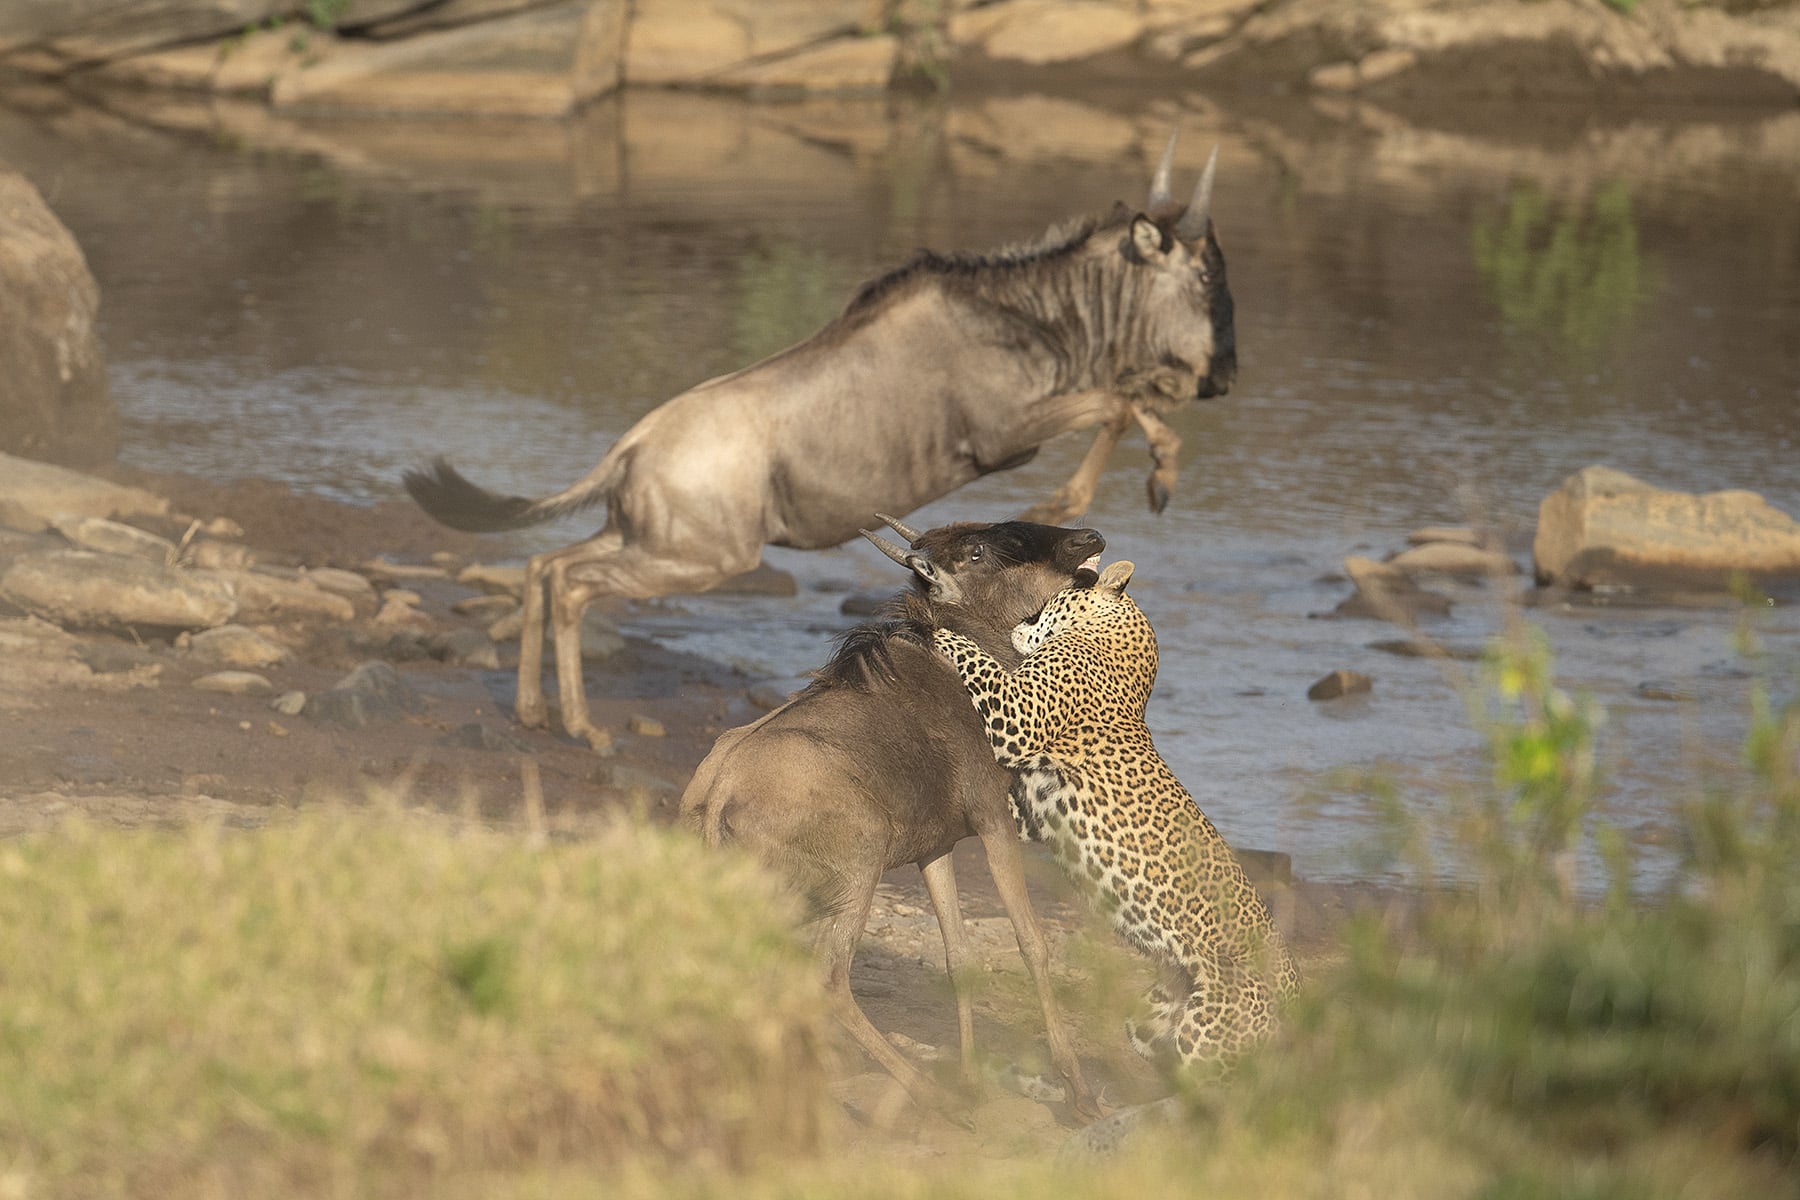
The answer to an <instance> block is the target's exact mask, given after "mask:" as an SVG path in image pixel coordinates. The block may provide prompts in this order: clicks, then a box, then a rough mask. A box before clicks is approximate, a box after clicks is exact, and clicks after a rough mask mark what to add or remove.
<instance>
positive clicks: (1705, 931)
mask: <svg viewBox="0 0 1800 1200" xmlns="http://www.w3.org/2000/svg"><path fill="white" fill-rule="evenodd" d="M1471 694H1472V697H1473V702H1472V704H1471V712H1472V716H1473V719H1474V720H1475V721H1476V723H1477V724H1479V725H1481V726H1482V727H1483V729H1484V731H1485V732H1486V733H1487V734H1488V736H1489V745H1490V747H1491V757H1492V761H1493V767H1494V774H1493V783H1492V786H1491V788H1488V789H1484V790H1483V793H1482V794H1481V795H1479V796H1471V797H1466V798H1463V799H1461V800H1459V801H1455V802H1453V803H1450V804H1448V805H1440V806H1438V807H1437V808H1436V810H1435V811H1437V812H1438V813H1439V814H1440V815H1441V816H1443V817H1445V818H1447V819H1448V820H1449V822H1450V824H1451V825H1452V826H1453V830H1451V831H1450V832H1449V835H1448V836H1446V832H1447V831H1446V830H1445V829H1444V828H1441V827H1440V828H1426V825H1427V824H1429V822H1424V821H1419V820H1418V818H1417V817H1416V816H1415V818H1414V820H1415V822H1416V823H1417V824H1416V827H1415V828H1413V829H1411V830H1402V833H1403V834H1405V836H1403V837H1401V838H1400V839H1399V841H1400V842H1404V843H1407V844H1410V845H1412V846H1414V847H1415V848H1416V847H1422V846H1426V845H1431V846H1433V847H1434V850H1433V852H1432V853H1433V854H1434V855H1439V854H1442V853H1443V851H1442V847H1444V846H1445V845H1448V846H1450V847H1451V848H1452V849H1451V851H1450V852H1451V853H1452V854H1453V855H1454V856H1456V857H1457V858H1458V859H1459V860H1460V861H1458V862H1457V863H1456V864H1455V865H1454V869H1453V870H1451V871H1449V872H1443V871H1442V870H1441V868H1442V866H1443V865H1444V864H1442V863H1441V862H1440V863H1439V864H1436V865H1435V866H1434V865H1431V864H1425V863H1423V861H1422V871H1421V877H1420V878H1421V887H1420V890H1419V892H1418V893H1417V894H1414V895H1410V896H1406V897H1402V898H1401V899H1402V901H1403V902H1402V903H1397V904H1396V906H1395V908H1394V909H1393V910H1392V911H1391V912H1390V914H1388V915H1387V916H1386V917H1384V918H1382V919H1372V920H1368V921H1365V922H1363V923H1361V924H1358V925H1355V926H1353V927H1352V928H1351V930H1350V931H1349V934H1348V937H1347V943H1346V947H1345V952H1344V953H1343V954H1342V955H1341V956H1339V958H1338V961H1336V962H1335V964H1332V965H1329V966H1326V967H1323V968H1315V969H1314V970H1313V972H1312V974H1311V977H1310V978H1309V981H1308V987H1307V990H1306V992H1305V993H1304V994H1303V995H1302V997H1301V998H1300V999H1299V1001H1297V1003H1296V1004H1295V1006H1294V1008H1293V1010H1292V1011H1291V1012H1290V1014H1289V1019H1288V1021H1287V1023H1286V1027H1285V1028H1284V1030H1283V1032H1282V1033H1281V1035H1280V1036H1279V1037H1278V1038H1277V1039H1276V1040H1275V1041H1274V1042H1272V1043H1271V1044H1270V1045H1268V1046H1267V1047H1266V1048H1265V1049H1264V1050H1263V1051H1262V1052H1260V1053H1259V1054H1257V1055H1256V1056H1254V1057H1253V1058H1252V1059H1251V1060H1250V1061H1249V1062H1248V1063H1247V1064H1246V1065H1245V1066H1244V1067H1243V1069H1241V1070H1240V1071H1239V1073H1238V1074H1237V1076H1236V1077H1235V1078H1234V1079H1232V1080H1231V1081H1229V1082H1227V1083H1224V1084H1215V1085H1211V1086H1208V1087H1204V1088H1202V1087H1195V1088H1192V1089H1190V1090H1188V1091H1187V1092H1186V1093H1185V1098H1186V1101H1187V1103H1186V1105H1185V1109H1184V1113H1185V1115H1184V1116H1183V1118H1182V1119H1180V1120H1178V1121H1176V1122H1174V1123H1173V1124H1172V1125H1169V1126H1167V1127H1164V1128H1160V1129H1156V1130H1152V1131H1150V1132H1149V1133H1147V1134H1146V1135H1144V1136H1143V1137H1140V1138H1138V1139H1137V1140H1136V1141H1135V1142H1133V1144H1132V1146H1131V1147H1130V1148H1129V1149H1128V1150H1127V1152H1126V1153H1125V1154H1123V1155H1121V1156H1119V1157H1113V1158H1103V1159H1094V1160H1085V1161H1074V1162H1057V1161H1052V1160H1051V1159H1049V1158H1048V1157H1047V1156H1044V1155H1042V1154H1037V1153H1031V1152H1025V1153H1019V1152H1014V1153H1012V1154H1011V1155H1010V1156H1008V1155H1006V1154H998V1155H997V1154H993V1153H985V1154H982V1155H980V1156H970V1155H961V1154H956V1153H944V1152H942V1151H934V1150H931V1149H930V1148H928V1147H927V1146H925V1145H922V1144H921V1145H905V1144H896V1145H894V1146H891V1147H890V1148H888V1149H883V1147H882V1146H881V1145H880V1144H879V1143H878V1142H871V1141H870V1140H869V1139H868V1137H867V1136H864V1137H863V1138H862V1139H861V1140H860V1142H858V1141H857V1140H855V1139H851V1138H843V1137H840V1136H839V1135H840V1134H841V1133H842V1132H843V1131H844V1129H845V1122H843V1121H842V1120H841V1119H840V1118H839V1116H838V1112H839V1110H838V1109H837V1107H836V1106H835V1105H834V1104H833V1103H832V1102H831V1100H830V1098H829V1091H828V1084H829V1083H830V1081H831V1079H832V1078H833V1076H834V1074H835V1073H836V1072H837V1071H838V1070H841V1069H842V1064H841V1063H839V1062H837V1061H834V1059H833V1055H832V1051H831V1047H832V1045H833V1044H834V1041H833V1038H834V1034H833V1032H832V1029H831V1027H830V1022H829V1021H828V1012H827V1009H826V1007H825V1002H824V999H823V996H822V992H821V989H820V987H819V983H818V980H817V978H816V970H815V968H814V966H813V964H812V962H811V960H810V957H809V956H808V954H807V953H806V952H805V950H804V948H803V946H802V944H801V943H800V941H799V939H797V938H796V937H795V936H794V922H795V920H796V917H797V912H796V911H795V910H794V909H793V908H792V907H791V906H790V905H789V904H788V903H787V902H786V900H785V898H784V897H783V895H782V893H781V892H780V890H779V889H778V888H777V887H776V886H775V885H774V884H773V883H772V882H771V881H770V880H768V879H767V878H766V877H764V876H763V875H762V873H761V872H760V871H759V870H758V869H757V868H755V867H754V866H753V865H752V864H749V863H746V862H743V861H740V860H738V859H736V858H733V857H730V856H727V855H720V854H715V853H712V852H709V851H708V850H706V849H705V848H704V847H702V846H700V845H698V844H697V843H696V842H694V841H693V840H691V839H689V838H687V837H685V836H683V835H681V834H680V833H678V832H674V831H667V830H659V829H655V828H650V827H647V826H645V825H643V824H642V823H639V822H632V821H628V820H621V821H619V822H618V823H617V824H616V825H614V826H612V827H611V828H610V829H609V830H608V831H607V832H604V833H602V834H600V835H598V836H596V837H593V838H589V839H586V840H581V841H569V842H552V843H550V844H548V845H542V844H534V843H533V841H532V839H530V838H528V837H524V836H520V835H517V834H510V833H504V832H498V831H494V830H490V829H485V828H481V827H479V826H474V825H471V824H467V823H461V824H459V823H455V822H448V821H446V820H444V819H443V818H441V817H427V816H422V815H408V814H404V813H401V812H399V811H397V810H394V809H386V810H384V809H381V808H373V809H357V808H349V807H341V808H321V809H316V810H311V811H306V812H302V813H300V814H298V815H296V816H294V817H293V818H292V819H288V820H284V821H281V822H278V823H272V824H271V825H270V826H268V827H267V828H264V829H262V830H259V831H253V832H251V831H233V830H225V829H220V828H216V827H198V828H191V829H187V830H183V831H179V832H160V833H149V832H127V831H121V830H115V829H110V828H99V827H95V826H91V825H82V824H74V825H70V826H67V827H65V828H63V829H61V830H58V831H56V832H53V833H48V834H39V835H35V836H32V837H28V838H25V839H21V840H17V841H12V842H6V843H0V1197H4V1198H7V1200H12V1198H14V1197H37V1196H58V1197H60V1196H82V1197H87V1196H152V1195H155V1196H165V1195H166V1196H184V1197H185V1196H196V1197H203V1196H219V1197H225V1196H285V1195H305V1196H315V1195H318V1196H325V1195H329V1196H359V1197H360V1196H371V1195H376V1196H380V1195H395V1196H399V1195H405V1196H413V1195H433V1196H444V1195H451V1196H481V1197H492V1196H546V1197H549V1196H555V1197H575V1198H579V1197H589V1196H591V1197H602V1196H604V1197H620V1196H625V1197H639V1196H642V1197H661V1196H677V1195H679V1196H719V1197H726V1196H730V1197H733V1198H734V1200H735V1198H738V1197H752V1198H755V1197H763V1196H767V1197H788V1196H799V1197H819V1198H820V1200H825V1198H827V1197H836V1196H846V1195H856V1196H898V1197H920V1198H926V1197H931V1198H949V1197H963V1196H966V1197H971V1198H972V1197H977V1196H979V1197H981V1198H982V1200H995V1198H996V1197H1006V1196H1018V1197H1027V1196H1040V1195H1052V1194H1054V1195H1057V1196H1058V1197H1061V1198H1064V1200H1068V1198H1076V1200H1080V1198H1084V1197H1119V1198H1120V1200H1142V1198H1143V1197H1144V1196H1146V1195H1167V1196H1202V1195H1205V1196H1213V1195H1242V1196H1271V1197H1275V1196H1280V1197H1319V1198H1321V1200H1323V1198H1327V1197H1329V1198H1333V1200H1336V1198H1338V1197H1363V1196H1366V1197H1382V1198H1384V1200H1385V1198H1389V1197H1392V1198H1396V1200H1400V1198H1407V1197H1418V1198H1420V1200H1426V1198H1431V1200H1442V1198H1447V1197H1469V1198H1471V1200H1530V1198H1536V1197H1546V1198H1547V1197H1577V1198H1581V1200H1615V1198H1616V1200H1655V1198H1660V1197H1668V1198H1670V1200H1675V1198H1677V1197H1679V1198H1683V1200H1688V1198H1694V1200H1700V1198H1710V1197H1719V1198H1725V1197H1763V1196H1779V1195H1786V1196H1791V1195H1796V1194H1800V1171H1797V1170H1796V1155H1797V1154H1800V705H1797V704H1790V705H1789V706H1788V707H1786V708H1785V709H1780V708H1778V707H1776V706H1774V705H1772V704H1771V703H1770V701H1769V700H1768V699H1767V693H1766V692H1759V693H1758V700H1757V703H1756V705H1755V708H1754V711H1753V712H1751V713H1750V714H1749V718H1748V721H1749V728H1748V734H1747V737H1746V741H1745V753H1746V758H1747V765H1748V767H1749V770H1748V771H1747V772H1745V773H1744V774H1743V775H1742V776H1741V777H1740V778H1739V779H1738V780H1737V782H1735V783H1734V784H1733V785H1732V786H1731V787H1730V788H1729V789H1712V790H1708V789H1706V788H1705V787H1704V786H1700V785H1695V786H1693V787H1692V788H1691V789H1689V791H1688V792H1687V793H1684V795H1685V799H1684V798H1682V797H1679V796H1672V797H1671V804H1672V806H1673V807H1676V808H1677V809H1678V810H1679V817H1680V821H1681V823H1682V826H1683V829H1684V832H1685V835H1686V850H1685V855H1684V864H1683V867H1682V869H1681V871H1680V872H1679V873H1678V875H1677V877H1676V878H1675V880H1674V881H1673V882H1672V883H1671V884H1669V885H1668V886H1667V887H1666V888H1660V889H1658V891H1657V892H1656V893H1655V894H1645V893H1644V892H1643V891H1642V890H1640V889H1636V888H1634V887H1633V886H1632V879H1631V864H1630V861H1629V857H1628V856H1627V855H1626V854H1625V853H1624V851H1623V850H1622V849H1620V847H1622V846H1623V844H1624V842H1623V839H1620V838H1617V837H1614V836H1610V835H1609V831H1608V829H1607V826H1606V822H1605V820H1604V813H1603V806H1602V805H1601V804H1600V803H1599V798H1600V797H1601V796H1602V794H1603V791H1604V783H1603V780H1601V779H1599V778H1598V776H1597V774H1596V771H1595V769H1594V763H1595V761H1596V756H1595V754H1594V740H1595V738H1596V736H1597V735H1598V732H1599V731H1600V729H1601V728H1602V721H1601V716H1602V714H1600V713H1599V712H1598V710H1597V709H1596V708H1595V707H1594V706H1592V705H1591V704H1588V703H1586V702H1584V701H1581V700H1579V699H1575V698H1572V697H1569V696H1567V695H1565V694H1564V693H1562V692H1561V691H1559V690H1558V689H1557V688H1556V686H1555V683H1554V680H1553V678H1552V673H1551V663H1550V660H1549V655H1548V653H1547V651H1546V650H1545V649H1544V646H1543V643H1542V641H1541V640H1537V641H1534V640H1532V639H1530V638H1529V637H1526V638H1520V639H1517V640H1515V641H1514V642H1512V643H1510V644H1507V645H1502V646H1500V647H1497V649H1496V651H1495V652H1494V653H1493V655H1492V656H1491V657H1490V660H1489V664H1488V673H1487V676H1486V682H1485V685H1484V686H1482V687H1480V688H1471ZM1671 786H1672V788H1679V787H1681V786H1683V785H1679V784H1672V785H1671ZM1402 807H1403V806H1402ZM1417 807H1418V809H1419V811H1421V812H1422V811H1424V810H1425V809H1426V808H1428V807H1429V806H1425V805H1419V806H1417ZM1581 845H1587V846H1597V847H1598V850H1599V854H1598V856H1597V857H1598V859H1599V861H1601V862H1602V863H1604V864H1605V866H1604V871H1605V872H1606V873H1607V874H1608V875H1609V878H1608V879H1607V880H1605V881H1604V882H1605V884H1606V886H1605V888H1604V894H1602V891H1601V890H1599V889H1595V888H1593V887H1591V886H1580V885H1578V884H1577V882H1576V880H1575V879H1574V877H1573V867H1572V863H1573V862H1574V861H1575V858H1576V850H1577V848H1578V846H1581ZM1595 857H1596V856H1595V855H1592V854H1589V855H1587V859H1588V860H1592V859H1594V858H1595ZM1439 876H1442V877H1445V878H1450V879H1454V880H1455V881H1456V882H1455V883H1453V884H1437V883H1434V882H1432V881H1433V879H1434V878H1437V877H1439ZM1395 914H1402V915H1403V916H1404V919H1394V918H1395ZM1102 1023H1104V1024H1106V1025H1107V1026H1108V1027H1109V1028H1114V1029H1116V1027H1117V1026H1116V1022H1113V1021H1112V1019H1111V1017H1110V1016H1109V1017H1107V1018H1105V1019H1104V1021H1103V1022H1102ZM932 1128H933V1127H932V1125H931V1123H930V1122H927V1123H925V1124H924V1125H921V1126H920V1127H918V1129H917V1131H916V1133H915V1135H908V1136H909V1137H914V1138H915V1139H916V1141H917V1142H919V1143H927V1142H929V1141H930V1140H931V1139H932V1137H933V1135H932V1132H931V1130H932ZM906 1140H907V1139H906V1138H904V1137H902V1138H899V1139H897V1141H898V1142H905V1141H906ZM921 1150H922V1151H924V1152H923V1153H921V1152H920V1151H921Z"/></svg>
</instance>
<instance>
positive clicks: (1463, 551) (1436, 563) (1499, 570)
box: [1387, 542, 1519, 578]
mask: <svg viewBox="0 0 1800 1200" xmlns="http://www.w3.org/2000/svg"><path fill="white" fill-rule="evenodd" d="M1387 566H1389V567H1391V568H1393V569H1394V570H1396V571H1403V572H1405V573H1406V574H1408V575H1457V576H1461V577H1464V578H1492V577H1495V576H1504V575H1516V574H1518V573H1519V568H1518V565H1517V564H1516V563H1514V562H1513V560H1512V558H1511V557H1510V556H1509V555H1507V554H1505V553H1504V552H1502V551H1499V550H1488V549H1485V548H1483V547H1481V546H1472V545H1465V544H1463V543H1461V542H1426V543H1424V544H1423V545H1418V546H1413V547H1412V548H1411V549H1408V550H1402V551H1401V552H1400V553H1398V554H1396V555H1394V556H1393V557H1392V558H1390V559H1388V560H1387Z"/></svg>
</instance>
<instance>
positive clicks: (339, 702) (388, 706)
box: [303, 662, 425, 729]
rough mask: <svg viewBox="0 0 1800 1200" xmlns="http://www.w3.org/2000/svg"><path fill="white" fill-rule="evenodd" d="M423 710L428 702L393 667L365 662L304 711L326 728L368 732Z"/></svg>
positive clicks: (312, 701)
mask: <svg viewBox="0 0 1800 1200" xmlns="http://www.w3.org/2000/svg"><path fill="white" fill-rule="evenodd" d="M424 708H425V698H424V697H423V696H421V695H419V693H418V692H417V690H415V689H414V688H413V686H412V685H411V684H409V683H407V682H406V681H405V680H404V679H402V678H401V677H400V673H399V672H398V671H396V670H394V668H393V667H391V666H389V665H388V664H387V663H384V662H365V663H363V664H361V665H360V666H358V667H357V668H356V669H355V670H354V671H351V672H350V673H349V674H348V675H346V676H344V677H343V678H342V679H340V680H338V682H337V683H336V685H334V686H333V687H332V688H331V689H330V690H329V691H324V692H320V693H319V694H318V695H316V696H313V697H312V698H311V699H309V700H308V701H307V702H306V707H305V709H304V710H303V711H304V712H305V714H306V715H307V716H308V717H310V718H312V719H313V720H315V721H320V722H323V723H325V724H330V725H338V726H342V727H343V728H345V729H366V728H368V727H369V726H371V725H380V724H385V723H387V722H389V721H397V720H399V719H400V718H401V717H403V716H405V715H406V714H407V713H410V712H421V711H423V710H424Z"/></svg>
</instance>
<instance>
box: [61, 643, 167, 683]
mask: <svg viewBox="0 0 1800 1200" xmlns="http://www.w3.org/2000/svg"><path fill="white" fill-rule="evenodd" d="M75 657H76V658H77V659H79V660H80V661H81V662H82V663H83V664H84V665H85V666H86V667H87V669H88V670H90V671H92V672H93V673H94V674H96V675H117V674H119V673H120V672H122V671H135V670H137V669H138V668H139V667H147V666H149V665H150V664H151V663H153V662H154V661H155V659H154V658H153V657H152V656H151V654H150V652H149V651H148V650H145V649H144V648H143V647H141V646H134V645H132V644H131V643H129V642H83V643H82V644H81V645H79V646H77V647H75Z"/></svg>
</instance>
